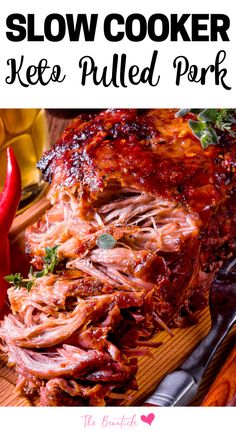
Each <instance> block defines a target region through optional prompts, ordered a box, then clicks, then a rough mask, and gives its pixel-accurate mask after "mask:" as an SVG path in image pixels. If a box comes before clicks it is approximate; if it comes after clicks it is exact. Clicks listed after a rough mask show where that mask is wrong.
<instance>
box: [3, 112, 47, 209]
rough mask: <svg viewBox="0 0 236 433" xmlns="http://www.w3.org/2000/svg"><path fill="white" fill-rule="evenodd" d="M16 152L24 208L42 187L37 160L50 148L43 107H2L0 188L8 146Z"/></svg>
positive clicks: (4, 171)
mask: <svg viewBox="0 0 236 433" xmlns="http://www.w3.org/2000/svg"><path fill="white" fill-rule="evenodd" d="M8 146H11V147H12V149H13V150H14V153H15V155H16V158H17V161H18V163H19V166H20V170H21V177H22V200H21V207H22V206H23V205H25V204H27V203H28V202H30V201H31V200H33V199H34V198H35V197H36V196H37V195H38V194H39V192H40V191H41V190H42V188H43V182H42V179H41V175H40V172H39V170H38V169H37V168H36V163H37V162H38V161H39V159H40V158H41V156H42V154H43V152H44V151H45V150H46V148H47V147H48V129H47V120H46V115H45V112H44V110H40V109H0V190H1V189H2V187H3V184H4V179H5V173H6V148H7V147H8Z"/></svg>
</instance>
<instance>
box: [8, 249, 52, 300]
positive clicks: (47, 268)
mask: <svg viewBox="0 0 236 433" xmlns="http://www.w3.org/2000/svg"><path fill="white" fill-rule="evenodd" d="M58 248H59V246H58V245H57V246H55V247H52V248H50V247H47V248H45V253H46V254H45V257H44V266H43V269H42V271H37V272H33V268H32V267H31V268H30V272H29V275H30V278H23V277H22V275H21V274H20V273H16V274H11V275H7V276H6V277H5V280H6V281H8V283H10V284H12V285H13V286H15V287H16V288H20V287H26V289H27V290H28V292H30V290H31V289H32V286H33V284H34V283H35V280H36V278H40V277H43V276H45V275H48V274H49V273H52V272H53V271H54V269H55V267H56V266H57V264H58V262H59V259H58V256H57V250H58Z"/></svg>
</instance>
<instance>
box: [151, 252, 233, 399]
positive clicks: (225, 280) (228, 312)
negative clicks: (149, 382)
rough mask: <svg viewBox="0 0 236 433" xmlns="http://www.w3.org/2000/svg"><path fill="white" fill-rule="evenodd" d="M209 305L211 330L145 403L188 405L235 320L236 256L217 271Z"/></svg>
mask: <svg viewBox="0 0 236 433" xmlns="http://www.w3.org/2000/svg"><path fill="white" fill-rule="evenodd" d="M209 306H210V313H211V320H212V325H211V329H210V332H209V333H208V335H207V336H206V337H205V338H204V339H203V340H202V341H201V343H200V344H199V345H198V346H197V348H196V349H195V350H194V351H193V353H192V354H191V355H190V356H189V357H188V358H187V359H186V360H185V361H184V363H183V364H181V365H180V367H179V368H178V370H176V371H174V372H172V373H170V374H168V375H167V376H166V377H165V378H164V379H163V380H162V381H161V383H160V384H159V386H158V387H157V388H156V390H155V391H154V393H153V394H152V395H151V396H150V397H149V398H148V399H147V400H146V401H145V403H144V405H145V404H146V405H148V406H149V405H151V406H187V405H188V404H189V403H190V402H191V400H192V399H193V397H194V396H195V395H196V394H197V391H198V388H199V384H200V382H201V379H202V377H203V374H204V372H205V370H206V368H207V366H208V364H209V362H210V360H211V359H212V357H213V355H214V353H215V352H216V350H217V348H218V347H219V345H220V344H221V342H222V341H223V339H224V338H225V336H226V335H227V333H228V332H229V330H230V329H231V328H232V326H233V325H234V324H235V323H236V257H234V258H231V259H229V260H227V261H226V262H225V263H224V264H223V266H222V267H221V269H220V270H219V271H218V273H217V274H216V276H215V278H214V281H213V283H212V286H211V291H210V298H209Z"/></svg>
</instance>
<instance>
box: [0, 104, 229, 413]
mask: <svg viewBox="0 0 236 433" xmlns="http://www.w3.org/2000/svg"><path fill="white" fill-rule="evenodd" d="M175 113H176V110H164V109H163V110H160V109H158V110H148V111H147V110H146V111H144V110H107V111H104V112H101V113H100V114H94V115H93V114H90V115H89V114H86V115H81V116H79V117H78V118H77V119H75V120H74V121H73V122H72V123H71V125H70V126H69V127H68V128H67V129H66V130H65V132H64V134H63V135H62V137H61V139H60V140H59V141H58V142H57V143H56V144H55V145H54V147H53V148H52V149H51V150H50V151H48V152H47V153H46V154H45V155H44V156H43V158H42V159H41V161H40V162H39V164H38V166H39V168H40V169H41V171H42V173H43V175H44V178H45V180H46V181H48V182H49V183H50V184H51V187H50V191H49V194H48V197H49V199H50V201H51V208H50V209H49V210H47V211H46V212H45V214H44V215H43V216H42V217H41V218H40V219H39V220H38V221H37V222H36V223H35V224H34V225H32V226H31V227H29V228H28V229H27V230H26V251H27V253H28V254H29V257H30V260H31V263H32V265H33V267H34V269H36V270H38V271H40V270H41V269H42V268H43V264H44V258H45V249H46V248H48V247H51V248H53V247H55V246H57V257H58V260H59V265H58V267H57V268H56V269H55V271H54V272H53V273H50V274H49V275H44V276H40V277H39V278H36V279H35V280H34V281H33V284H32V287H31V290H30V291H28V290H27V287H21V288H15V287H11V288H10V289H9V300H10V304H11V309H12V313H11V314H10V315H9V316H7V317H5V319H4V320H3V322H2V324H1V328H0V338H1V340H2V349H3V350H4V351H5V352H6V353H7V355H8V358H9V363H10V364H11V365H14V366H15V368H16V370H17V373H18V377H19V380H18V384H17V389H18V390H19V391H22V392H23V391H24V392H26V393H27V394H28V395H34V394H37V395H39V396H40V401H41V404H42V405H49V406H53V405H65V404H68V405H87V404H89V405H104V404H106V403H107V402H108V403H109V402H111V401H114V400H115V398H123V393H124V391H125V390H127V389H134V388H135V387H136V383H135V374H136V372H137V359H136V358H137V356H138V355H145V354H146V353H147V351H148V345H151V344H152V343H151V342H150V339H151V337H152V336H153V335H154V333H155V332H156V331H157V330H159V329H162V328H164V329H165V330H167V331H168V332H171V331H170V328H171V327H173V326H182V325H185V324H187V323H189V324H190V323H192V322H193V321H194V320H195V313H196V311H197V310H199V309H201V308H203V306H205V305H206V303H207V295H208V291H209V287H210V284H211V281H212V278H213V276H214V273H215V272H216V270H217V268H218V267H219V265H220V263H221V261H222V259H224V258H225V257H226V256H228V255H229V254H230V253H231V252H232V251H233V249H234V247H235V244H234V238H235V234H236V232H235V227H236V226H235V216H234V207H235V196H236V195H235V193H234V187H235V166H236V145H235V144H236V143H235V138H232V136H230V134H228V133H225V132H224V133H223V132H222V133H220V132H219V134H220V144H219V145H217V146H216V145H214V146H209V147H208V148H207V149H203V148H202V147H201V144H200V142H199V141H198V139H197V138H195V137H194V136H193V134H192V132H191V130H190V129H189V126H188V122H187V121H188V119H189V118H194V115H193V114H188V115H186V116H185V117H184V118H177V117H176V116H175ZM107 239H108V241H109V242H108V243H107V242H105V240H107ZM157 345H158V344H157ZM112 399H113V400H112Z"/></svg>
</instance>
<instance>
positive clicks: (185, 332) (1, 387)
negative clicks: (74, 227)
mask: <svg viewBox="0 0 236 433" xmlns="http://www.w3.org/2000/svg"><path fill="white" fill-rule="evenodd" d="M47 116H48V124H49V132H50V135H51V142H52V143H54V142H55V141H56V140H57V138H58V137H59V136H60V134H61V132H62V130H63V129H64V128H65V126H66V125H67V124H68V122H69V120H68V119H66V120H62V119H59V118H55V117H54V116H53V115H52V114H48V115H47ZM48 206H49V202H48V201H47V200H46V199H42V200H40V201H39V202H37V203H35V204H34V205H33V206H32V207H31V208H29V209H27V210H26V211H25V212H24V213H23V214H21V215H18V216H17V218H16V219H15V221H14V224H13V226H12V229H11V233H10V239H11V258H12V272H19V271H22V272H23V273H26V272H27V270H28V261H27V257H26V256H25V253H24V230H25V228H26V227H27V226H28V225H29V224H32V222H34V221H35V220H36V219H37V218H38V217H39V215H41V214H42V213H43V212H44V210H45V209H47V208H48ZM209 328H210V317H209V311H208V308H206V309H205V310H203V311H201V312H200V313H199V314H198V323H197V324H196V325H193V326H191V327H188V328H185V329H174V331H173V334H174V336H173V337H170V336H169V335H168V334H167V332H165V331H161V332H159V334H158V335H156V337H155V339H154V340H155V341H161V342H163V344H162V345H161V346H160V347H158V348H156V349H151V351H150V352H151V356H150V357H140V359H139V371H138V376H137V379H138V387H139V389H138V391H132V392H129V393H127V399H126V400H125V401H123V400H122V401H117V405H141V404H142V402H143V401H144V400H145V398H146V397H147V396H148V395H149V394H150V393H151V392H152V391H153V390H154V389H155V387H156V385H157V384H158V382H159V381H160V380H161V379H162V378H163V376H165V375H166V374H167V373H169V372H170V371H172V370H174V369H176V368H177V367H178V365H179V364H180V363H181V362H182V361H183V360H184V359H185V358H186V356H188V355H189V354H190V353H191V351H192V350H193V348H194V347H195V345H196V344H197V343H198V342H200V340H201V339H202V338H203V337H204V336H205V335H206V334H207V332H208V331H209ZM234 337H235V328H234V329H232V331H231V332H230V334H229V335H228V337H227V338H226V339H225V341H224V343H223V344H222V345H221V347H220V349H219V350H218V352H217V353H216V356H215V358H214V359H213V361H212V362H211V364H210V366H209V368H208V370H207V372H206V374H205V376H204V378H203V381H202V384H201V386H200V389H199V393H198V395H197V397H196V399H195V400H194V401H193V402H192V405H194V406H198V405H200V404H201V402H202V400H203V398H204V397H205V395H206V393H207V392H208V390H209V387H210V386H211V384H212V382H213V381H214V379H215V377H216V375H217V374H218V372H219V369H220V367H221V365H222V363H223V361H224V360H225V359H226V356H227V355H228V353H229V351H230V350H231V348H232V345H233V339H234ZM15 382H16V374H15V372H14V370H13V369H11V368H9V367H8V366H7V364H6V359H5V358H4V356H3V355H0V406H32V405H34V403H33V402H31V401H30V400H28V399H27V398H25V397H23V396H20V395H17V394H16V393H15V391H14V385H15Z"/></svg>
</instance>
